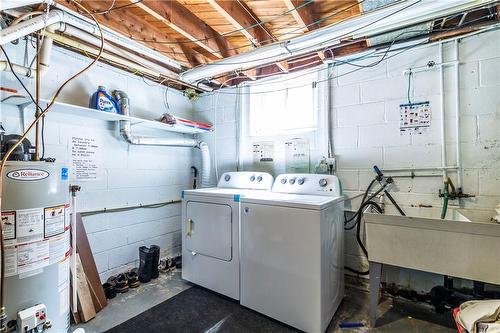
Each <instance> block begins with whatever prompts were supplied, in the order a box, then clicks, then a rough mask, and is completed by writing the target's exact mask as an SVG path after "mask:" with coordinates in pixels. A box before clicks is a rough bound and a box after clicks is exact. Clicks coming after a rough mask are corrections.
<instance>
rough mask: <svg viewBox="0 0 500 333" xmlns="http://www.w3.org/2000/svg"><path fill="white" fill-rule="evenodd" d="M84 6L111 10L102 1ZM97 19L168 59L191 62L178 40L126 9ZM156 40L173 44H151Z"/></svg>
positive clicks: (70, 5) (98, 9) (59, 1)
mask: <svg viewBox="0 0 500 333" xmlns="http://www.w3.org/2000/svg"><path fill="white" fill-rule="evenodd" d="M56 2H57V3H59V4H61V5H64V6H67V7H69V8H71V9H73V10H75V11H78V8H77V7H75V6H74V5H73V4H71V3H69V4H68V3H67V1H65V0H57V1H56ZM83 4H84V5H85V6H87V8H88V9H91V10H94V11H102V10H105V9H107V8H109V5H106V3H104V2H100V1H85V2H84V3H83ZM95 17H96V19H97V20H98V21H99V23H100V24H102V25H104V26H106V27H107V28H110V29H112V30H114V31H116V32H119V33H121V34H123V35H125V36H128V37H130V38H132V39H134V40H136V41H138V42H140V43H141V44H143V45H146V46H147V47H149V48H151V49H153V50H155V51H158V52H160V53H164V54H165V55H166V56H167V57H170V58H173V59H176V60H178V61H180V62H186V63H188V62H189V60H188V55H187V54H185V52H184V51H183V50H182V48H181V47H180V45H178V44H177V43H176V40H174V39H171V38H169V36H168V35H167V34H166V33H165V32H163V31H161V30H160V29H158V28H156V27H155V26H154V25H153V24H151V23H149V22H147V21H146V20H143V19H142V18H141V17H139V16H137V15H134V14H133V13H131V12H130V11H127V10H126V9H125V10H119V11H111V12H109V13H107V14H104V15H96V16H95ZM155 40H161V41H169V42H170V41H171V42H172V43H171V44H159V43H151V42H149V41H155ZM191 52H192V51H191ZM179 57H180V59H179Z"/></svg>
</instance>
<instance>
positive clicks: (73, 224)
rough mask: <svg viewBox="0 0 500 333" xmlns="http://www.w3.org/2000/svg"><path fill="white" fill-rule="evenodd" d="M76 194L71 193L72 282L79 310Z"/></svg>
mask: <svg viewBox="0 0 500 333" xmlns="http://www.w3.org/2000/svg"><path fill="white" fill-rule="evenodd" d="M76 279H77V277H76V194H75V193H72V195H71V283H72V300H71V302H72V308H73V310H72V311H73V312H76V311H78V310H77V309H78V299H77V297H78V291H77V289H78V288H77V287H76V286H77V282H76Z"/></svg>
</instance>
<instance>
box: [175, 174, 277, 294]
mask: <svg viewBox="0 0 500 333" xmlns="http://www.w3.org/2000/svg"><path fill="white" fill-rule="evenodd" d="M273 180H274V179H273V177H272V176H271V175H270V174H268V173H263V172H227V173H224V174H223V175H222V176H221V178H220V180H219V183H218V184H217V187H214V188H205V189H197V190H186V191H183V193H182V278H183V279H185V280H187V281H190V282H192V283H195V284H198V285H200V286H203V287H205V288H208V289H210V290H213V291H216V292H218V293H220V294H223V295H225V296H228V297H231V298H234V299H236V300H239V299H240V267H239V264H240V261H239V257H240V255H239V242H240V236H239V234H240V204H241V202H240V199H241V197H242V196H244V195H248V194H254V195H256V196H259V195H260V194H262V193H265V192H268V191H270V190H271V188H272V184H273Z"/></svg>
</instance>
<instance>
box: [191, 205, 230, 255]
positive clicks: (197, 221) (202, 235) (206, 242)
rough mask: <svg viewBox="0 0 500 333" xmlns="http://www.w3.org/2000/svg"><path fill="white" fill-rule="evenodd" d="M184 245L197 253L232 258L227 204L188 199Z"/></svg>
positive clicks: (228, 207)
mask: <svg viewBox="0 0 500 333" xmlns="http://www.w3.org/2000/svg"><path fill="white" fill-rule="evenodd" d="M183 223H186V234H185V239H184V241H185V245H186V249H187V250H188V251H190V252H193V253H196V254H197V255H200V254H201V255H205V256H208V257H213V258H217V259H221V260H225V261H230V260H231V259H232V245H233V244H232V236H231V235H232V209H231V206H229V205H223V204H214V203H203V202H196V201H189V202H188V203H187V207H186V219H185V221H183Z"/></svg>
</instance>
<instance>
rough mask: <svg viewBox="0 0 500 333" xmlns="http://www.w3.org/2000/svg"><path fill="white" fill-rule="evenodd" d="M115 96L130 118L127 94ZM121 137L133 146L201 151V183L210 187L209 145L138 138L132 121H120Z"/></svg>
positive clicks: (123, 112) (170, 139) (121, 92)
mask: <svg viewBox="0 0 500 333" xmlns="http://www.w3.org/2000/svg"><path fill="white" fill-rule="evenodd" d="M114 95H115V97H116V99H117V100H118V103H119V105H120V109H121V112H122V114H123V115H124V116H130V103H129V98H128V96H127V94H126V93H125V92H123V91H120V90H115V91H114ZM120 135H121V137H122V138H123V139H124V140H125V141H127V142H128V143H130V144H132V145H149V146H167V147H192V148H198V149H200V151H201V164H202V172H201V183H202V185H203V186H208V185H210V172H211V166H210V150H209V148H208V144H207V143H206V142H203V141H198V140H195V139H177V138H175V139H173V138H153V137H145V136H136V135H133V134H132V129H131V125H130V120H120Z"/></svg>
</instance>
